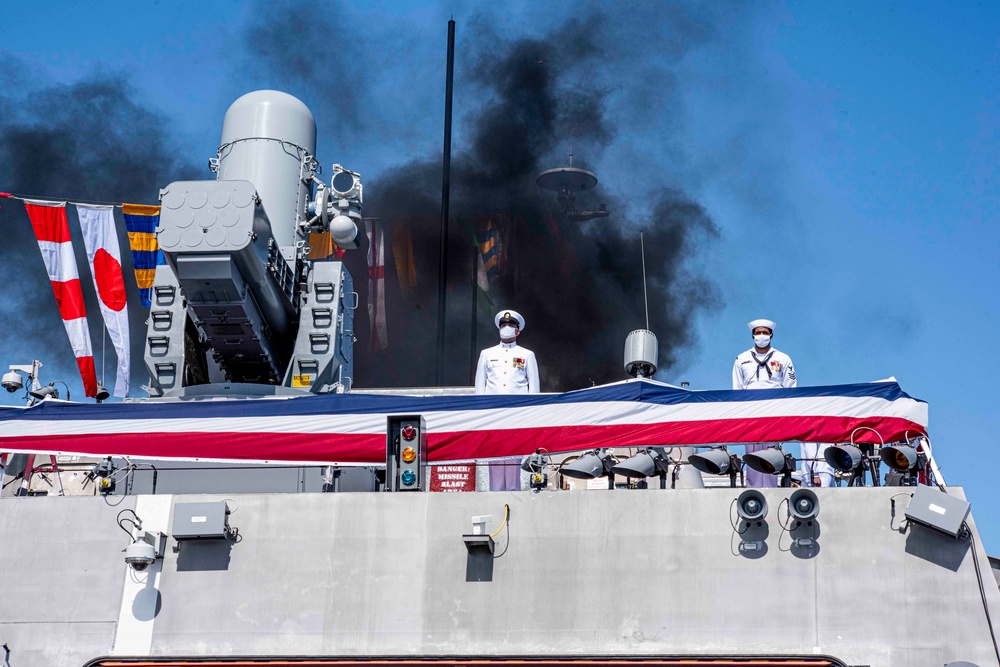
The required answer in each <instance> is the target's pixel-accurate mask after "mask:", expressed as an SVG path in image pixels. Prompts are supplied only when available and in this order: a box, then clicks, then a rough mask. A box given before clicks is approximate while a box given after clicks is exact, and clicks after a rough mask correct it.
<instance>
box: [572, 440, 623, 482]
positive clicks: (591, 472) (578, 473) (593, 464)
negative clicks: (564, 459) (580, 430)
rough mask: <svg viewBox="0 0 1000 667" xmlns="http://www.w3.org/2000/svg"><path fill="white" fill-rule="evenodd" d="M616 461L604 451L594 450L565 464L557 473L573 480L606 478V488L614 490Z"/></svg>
mask: <svg viewBox="0 0 1000 667" xmlns="http://www.w3.org/2000/svg"><path fill="white" fill-rule="evenodd" d="M616 463H618V461H617V459H615V457H614V456H612V455H611V453H610V452H609V451H608V450H606V449H594V450H591V451H589V452H587V453H586V454H584V455H582V456H581V457H580V458H578V459H576V460H575V461H573V462H572V463H567V464H566V465H564V466H562V467H561V468H560V469H559V472H560V473H562V474H563V475H566V476H567V477H573V478H575V479H596V478H598V477H604V476H605V475H607V476H608V488H609V489H613V488H615V473H614V471H613V468H614V466H615V464H616Z"/></svg>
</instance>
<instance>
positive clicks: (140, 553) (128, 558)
mask: <svg viewBox="0 0 1000 667" xmlns="http://www.w3.org/2000/svg"><path fill="white" fill-rule="evenodd" d="M125 562H126V563H128V564H129V565H130V566H131V567H132V569H133V570H135V571H136V572H143V571H145V569H146V568H147V567H149V566H150V565H152V564H153V563H155V562H156V548H155V547H154V546H153V545H152V544H150V543H148V542H144V541H143V542H133V543H132V544H130V545H128V547H126V549H125Z"/></svg>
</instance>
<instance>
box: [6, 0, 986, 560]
mask: <svg viewBox="0 0 1000 667" xmlns="http://www.w3.org/2000/svg"><path fill="white" fill-rule="evenodd" d="M260 7H261V5H253V4H243V3H237V2H230V1H220V2H214V3H205V2H193V1H177V2H158V3H150V2H135V3H107V4H100V5H97V6H85V5H82V4H79V3H70V2H63V1H56V2H51V3H46V4H45V5H44V8H43V9H40V8H38V7H36V6H32V5H30V4H28V3H18V4H16V5H15V6H13V7H10V8H7V10H6V11H5V20H4V21H3V22H2V23H0V53H2V54H4V55H6V56H12V57H13V58H16V59H17V61H18V62H19V63H21V67H20V70H21V74H22V76H24V77H25V78H26V79H27V80H36V81H38V80H44V81H46V82H49V83H53V82H57V83H62V84H67V85H72V84H73V83H74V82H77V81H79V80H81V79H83V78H85V77H87V76H92V75H94V74H95V73H121V74H123V75H124V76H126V77H127V79H128V81H129V83H130V85H131V86H132V88H133V90H134V91H135V96H136V98H138V99H140V100H141V101H142V103H143V104H144V105H146V106H148V107H149V108H151V109H153V110H155V111H156V112H157V113H158V114H159V115H160V117H161V118H162V121H163V125H164V128H165V130H166V131H167V132H168V133H169V137H170V146H171V148H172V150H174V151H176V153H177V154H178V155H179V156H180V157H181V158H182V159H183V160H184V161H187V162H190V163H191V164H193V165H196V166H198V167H199V168H200V167H201V166H202V165H203V164H204V163H205V162H206V161H207V159H208V157H211V156H213V155H214V151H215V147H216V145H217V143H218V136H219V130H220V127H221V121H222V116H223V114H224V112H225V109H226V108H227V107H228V105H229V104H230V103H231V102H232V101H233V100H234V99H235V98H236V97H238V96H239V95H241V94H243V93H244V92H248V91H249V90H253V89H257V88H266V87H276V88H281V89H286V90H288V92H292V93H294V94H297V95H299V96H301V97H303V99H305V100H306V101H307V103H309V104H310V106H311V107H312V110H313V113H314V114H315V115H316V116H317V119H318V120H319V122H320V134H321V136H320V149H319V153H320V158H321V160H322V161H323V162H324V163H331V162H334V161H336V162H343V163H344V164H345V165H348V166H351V167H352V168H355V169H358V170H359V171H361V172H362V173H363V174H364V175H366V176H367V175H372V176H377V175H378V174H379V173H381V172H383V171H385V170H387V169H389V168H390V167H392V166H393V165H395V164H398V163H400V162H401V161H402V158H401V156H405V155H411V154H428V153H433V151H435V150H439V146H440V134H441V121H440V117H441V100H440V97H441V92H442V88H443V59H444V55H443V47H444V37H445V30H446V26H445V22H446V21H447V19H448V18H449V17H450V16H454V17H455V19H456V21H457V22H458V35H459V56H458V58H459V62H458V65H457V70H458V73H459V80H460V81H461V80H462V79H461V76H462V73H463V72H464V71H467V70H466V69H463V68H467V67H468V66H467V64H465V63H463V62H462V54H463V51H462V49H463V43H462V39H463V37H465V36H467V35H470V34H476V35H480V34H484V31H485V32H490V31H492V32H493V33H495V34H496V35H499V36H501V37H503V38H507V39H515V38H517V37H520V36H529V37H530V36H537V35H541V34H545V32H546V31H547V30H549V29H550V28H552V27H553V26H557V25H559V24H560V23H562V22H564V21H565V20H566V19H567V18H568V17H570V16H573V15H574V14H579V13H585V12H587V11H595V10H596V11H602V12H605V13H606V16H608V17H610V18H609V19H608V22H607V24H606V28H607V31H608V40H609V42H611V41H614V44H615V46H614V48H613V49H611V54H612V56H611V58H612V60H610V61H609V62H606V63H604V64H603V67H604V69H603V70H602V71H603V72H604V74H603V75H604V76H605V78H604V79H602V81H610V80H614V79H615V78H616V79H617V83H615V84H614V85H609V87H608V90H607V92H608V96H607V100H606V111H607V114H608V117H610V118H612V119H615V120H617V121H618V125H617V132H616V134H615V136H614V138H613V140H611V141H610V142H609V143H608V144H607V145H606V146H604V149H603V151H602V152H601V153H600V156H599V158H598V159H596V160H594V161H593V162H592V164H591V166H592V167H593V168H594V170H595V172H597V174H598V176H599V177H600V178H601V182H602V187H606V188H607V189H608V190H614V191H616V192H621V191H629V192H632V193H635V195H636V196H635V198H634V200H633V201H629V202H626V204H625V205H627V206H630V207H633V208H637V209H638V208H642V206H643V203H642V202H643V201H644V200H643V197H642V196H641V195H642V194H643V193H644V192H648V191H652V190H653V189H654V188H656V187H659V186H660V185H662V184H664V183H666V184H667V185H669V186H672V187H676V188H679V189H681V190H683V191H684V192H686V193H687V194H688V195H690V196H691V197H692V198H694V199H695V200H697V201H698V202H699V203H700V204H701V205H702V206H703V207H704V208H705V210H706V211H707V212H708V214H709V215H710V216H711V217H712V219H713V220H714V221H715V224H716V225H717V227H718V228H719V232H720V233H719V237H718V238H717V239H716V240H715V241H714V242H713V243H711V244H707V245H705V246H704V247H703V248H702V249H701V250H700V251H699V253H698V254H696V255H695V256H692V257H691V258H690V262H691V265H692V266H693V267H695V268H697V269H698V270H700V271H703V272H704V273H705V274H706V275H708V276H710V277H711V278H712V280H713V281H714V282H715V284H716V287H717V291H718V296H719V303H718V306H717V307H716V308H708V309H703V310H700V311H699V312H698V314H697V315H696V316H694V317H693V319H692V321H690V322H689V323H688V324H689V331H693V332H695V333H696V337H697V341H696V342H695V343H694V344H693V345H690V346H688V347H686V348H685V351H684V354H683V355H682V357H681V359H680V362H679V364H678V365H677V366H676V367H675V368H673V369H671V370H669V371H667V372H665V373H663V374H661V375H660V379H663V380H666V381H670V382H679V381H681V380H684V381H688V382H690V383H691V386H692V387H693V388H696V389H710V388H723V387H726V386H727V385H728V383H729V377H730V371H731V366H732V360H733V359H734V358H735V356H736V354H738V353H739V352H740V351H742V350H743V349H746V348H747V347H748V346H749V344H750V338H749V335H748V332H747V330H746V328H745V323H746V322H747V321H749V320H750V319H754V318H757V317H768V318H771V319H774V320H776V321H777V322H778V325H779V327H778V329H777V332H776V336H775V341H774V344H775V346H776V347H778V348H780V349H782V350H783V351H785V352H787V353H788V354H790V355H791V356H792V358H793V360H794V361H795V365H796V368H797V372H798V375H799V378H800V382H802V383H803V384H811V385H813V384H833V383H841V382H845V383H846V382H858V381H866V380H875V379H880V378H885V377H888V376H895V377H896V378H897V379H898V380H899V381H900V384H901V385H902V387H903V388H904V390H906V391H907V392H908V393H910V394H911V395H913V396H915V397H918V398H921V399H924V400H926V401H928V403H929V404H930V416H931V426H930V431H931V434H932V438H933V442H934V445H935V454H936V457H937V459H938V461H939V464H940V465H941V468H942V471H943V474H944V475H945V477H946V479H947V481H948V482H949V483H950V484H953V485H961V486H963V487H965V490H966V493H967V495H968V496H969V498H970V500H971V501H972V506H973V515H974V516H975V517H976V519H977V522H978V524H979V526H980V530H981V531H982V533H983V537H984V541H985V544H986V546H987V550H991V551H992V552H993V553H1000V517H998V516H997V514H996V510H997V507H998V501H1000V491H997V485H996V484H995V483H994V477H995V473H994V470H993V469H991V466H990V462H991V461H992V460H995V458H996V457H995V452H996V450H997V449H998V446H1000V436H998V433H1000V417H998V414H1000V413H998V410H997V408H996V399H997V395H996V394H997V391H996V389H995V386H996V380H995V379H996V378H997V377H1000V362H998V359H1000V354H998V352H997V350H996V345H995V343H996V340H997V336H996V326H997V298H996V296H995V289H996V285H997V284H998V283H1000V266H998V257H1000V255H998V250H1000V248H998V245H1000V244H998V240H1000V231H998V226H997V224H996V220H997V217H998V213H1000V185H998V176H1000V175H998V173H997V171H998V166H997V165H998V164H1000V143H998V141H1000V139H998V135H997V130H998V125H1000V115H998V114H1000V106H998V105H1000V80H998V77H1000V67H998V64H1000V63H998V58H1000V7H997V6H996V5H995V4H994V3H986V2H983V3H973V2H968V3H961V4H959V5H957V6H949V7H948V8H947V9H946V10H945V9H943V8H942V6H941V5H939V4H934V3H898V4H892V3H885V4H880V5H878V6H872V5H871V3H860V2H858V3H835V4H831V3H806V2H803V3H791V4H763V3H758V4H755V5H754V6H753V7H752V8H746V7H742V6H739V5H734V6H727V5H722V4H711V5H710V6H708V7H705V6H700V5H693V4H692V5H687V4H685V3H679V4H659V3H656V4H653V3H650V4H640V3H636V4H603V3H594V4H592V5H579V3H569V2H563V3H545V4H544V6H541V5H540V4H539V3H518V2H514V3H509V6H507V7H506V8H505V9H504V10H503V11H502V12H500V11H495V10H491V9H489V8H488V7H486V6H485V5H477V4H472V3H447V2H441V3H431V2H414V3H405V2H374V3H361V4H356V5H352V6H351V7H345V6H341V5H330V6H329V7H328V8H327V9H326V11H327V12H329V14H328V16H331V17H334V18H333V19H332V20H333V21H334V22H335V23H338V22H340V23H342V25H343V29H342V30H338V31H336V33H335V34H331V35H329V42H328V43H327V44H326V48H325V49H321V50H319V51H311V52H309V53H308V54H307V56H308V58H310V59H311V60H312V61H315V63H316V67H318V68H320V69H322V68H324V67H328V68H336V67H338V66H342V63H343V60H341V59H338V55H337V54H338V53H353V52H355V51H357V52H360V53H362V54H363V55H364V58H363V59H362V60H361V61H360V66H359V68H358V70H357V71H355V72H353V73H352V76H354V77H355V78H354V79H353V81H355V82H362V83H363V86H359V88H358V89H357V98H356V99H354V100H352V101H350V102H346V101H343V100H333V101H332V102H330V103H327V101H329V100H330V98H329V96H328V95H326V93H325V92H322V91H319V90H318V89H316V88H314V87H312V86H311V85H310V82H309V81H300V80H295V79H294V78H289V77H288V75H287V72H286V73H284V74H282V72H281V71H280V68H274V67H271V68H266V67H260V66H259V63H258V62H257V61H255V60H254V56H253V51H254V48H255V45H254V44H253V43H252V41H251V40H249V39H248V34H247V30H246V26H247V24H248V23H252V22H253V21H254V20H255V13H256V12H257V11H258V10H259V9H260ZM289 11H292V12H301V14H300V16H299V18H300V19H301V21H302V22H303V23H308V22H309V15H310V13H311V12H312V11H315V10H314V9H310V10H309V11H301V10H299V9H290V10H289ZM54 19H56V20H54ZM619 21H621V22H622V23H624V24H628V25H636V24H642V25H643V26H645V32H642V39H639V38H637V39H636V40H635V42H634V43H628V40H622V39H620V31H621V27H620V26H618V25H616V23H618V22H619ZM338 24H339V23H338ZM287 48H288V54H289V58H291V57H292V56H293V55H295V53H296V49H297V45H296V44H295V43H289V44H288V45H287ZM541 57H542V58H544V54H543V55H542V56H541ZM615 57H618V58H620V61H619V62H620V63H621V65H620V70H618V71H615V61H614V60H613V58H615ZM608 70H610V71H612V72H613V73H614V76H613V77H609V76H608V75H607V71H608ZM664 72H666V73H667V75H664ZM649 81H655V85H643V84H644V83H649ZM324 90H325V89H324ZM637 91H638V92H637ZM321 92H322V94H321ZM640 92H641V94H639V93H640ZM324 95H326V96H324ZM462 95H463V91H462V89H461V88H460V87H459V88H457V90H456V107H455V108H456V137H455V140H456V145H457V146H461V145H462V141H463V134H462V118H463V117H464V116H463V114H467V113H469V111H470V109H471V108H472V107H473V106H474V104H473V103H472V102H471V101H470V100H469V99H468V97H466V98H463V96H462ZM310 98H312V99H310ZM317 99H321V100H323V101H324V102H323V103H321V104H317ZM348 104H353V105H356V106H357V107H358V108H360V109H361V112H360V113H361V114H362V116H363V118H362V120H361V121H359V122H358V124H357V127H356V128H355V127H354V126H350V127H348V128H347V129H348V131H345V132H339V133H338V132H336V131H334V130H335V128H337V127H338V125H337V122H336V121H335V120H332V118H331V117H332V116H336V114H337V112H338V109H345V108H346V106H347V105H348ZM345 113H346V112H345ZM3 122H4V121H3V119H0V123H3ZM203 177H206V178H207V177H208V174H207V173H206V174H205V175H204V176H203ZM2 189H5V188H4V185H3V184H2V183H0V190H2ZM45 194H51V195H52V196H59V195H60V194H61V193H56V192H53V193H45ZM150 196H151V198H155V192H151V193H150ZM377 196H378V193H377V192H374V191H371V190H368V191H366V197H367V198H368V199H369V200H371V199H373V198H376V197H377ZM94 198H95V199H99V198H100V197H99V196H98V194H96V193H95V195H94ZM6 206H7V205H4V207H5V208H6ZM0 222H2V218H0ZM4 233H5V234H6V233H8V232H7V230H5V231H4ZM647 252H648V253H651V255H652V259H653V260H654V261H655V256H656V249H655V248H652V249H647ZM649 256H650V255H647V257H649ZM35 260H36V258H33V257H32V258H28V257H25V261H32V262H33V261H35ZM53 307H54V306H53ZM641 324H642V322H641V320H639V319H637V321H636V322H635V326H640V325H641ZM137 333H138V332H135V333H134V334H133V335H137ZM526 333H527V332H526ZM656 333H657V334H658V335H659V336H660V337H661V338H664V337H667V338H669V337H671V336H675V335H678V334H677V333H676V332H669V331H657V332H656ZM391 335H392V332H390V337H391ZM612 353H613V354H615V355H618V354H620V351H619V350H613V351H612ZM8 354H9V355H11V356H12V358H10V359H0V363H3V364H5V365H6V364H8V363H22V362H23V361H30V359H31V358H35V357H37V358H43V359H45V360H46V363H47V365H50V367H51V368H53V369H60V368H67V367H69V366H68V364H69V363H71V360H70V361H67V360H66V359H63V360H56V359H51V357H52V354H51V353H50V352H48V351H46V350H39V349H37V348H36V347H33V345H32V342H31V340H30V338H24V339H22V338H18V337H15V338H14V340H11V341H9V342H8V343H7V344H6V345H5V356H7V355H8ZM65 354H66V355H67V356H68V350H67V351H66V352H65ZM14 356H16V357H17V358H13V357H14ZM54 372H56V371H54ZM52 377H55V375H53V376H52ZM81 393H82V392H81ZM4 399H5V400H7V402H10V401H9V399H8V398H7V397H4Z"/></svg>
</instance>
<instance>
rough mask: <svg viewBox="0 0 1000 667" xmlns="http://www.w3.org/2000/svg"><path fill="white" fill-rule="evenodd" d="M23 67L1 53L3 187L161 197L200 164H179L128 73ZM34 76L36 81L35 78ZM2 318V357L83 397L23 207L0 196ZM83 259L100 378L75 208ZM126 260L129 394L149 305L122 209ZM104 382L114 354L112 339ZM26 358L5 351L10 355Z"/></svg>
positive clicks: (82, 195) (97, 321)
mask: <svg viewBox="0 0 1000 667" xmlns="http://www.w3.org/2000/svg"><path fill="white" fill-rule="evenodd" d="M24 70H25V64H24V63H22V62H20V61H18V60H15V59H13V58H6V59H2V60H0V118H2V120H0V190H4V191H6V192H11V193H14V194H17V195H22V196H28V197H36V198H39V199H67V200H69V201H71V202H72V201H76V202H112V201H113V202H123V201H125V202H129V203H139V204H155V203H157V196H158V194H159V189H160V188H161V187H162V186H164V185H166V184H167V183H169V182H171V181H172V180H178V179H182V178H190V177H193V176H194V174H196V173H197V171H196V170H195V169H193V168H192V167H190V166H188V165H186V164H185V163H183V162H181V161H179V160H178V159H177V157H176V153H177V151H176V150H174V149H173V148H172V146H171V145H170V142H171V138H170V135H169V134H168V133H167V131H166V130H165V127H167V122H166V121H165V119H164V118H162V117H161V116H160V115H158V114H157V113H156V112H154V111H152V110H150V109H148V108H146V107H144V106H142V105H141V104H139V103H138V102H136V99H138V98H139V95H138V94H137V93H136V91H134V90H133V89H132V87H131V86H130V85H129V83H128V80H127V79H126V78H125V77H123V76H119V75H114V74H110V75H109V74H95V75H92V76H90V77H87V78H85V79H83V80H81V81H79V82H77V83H73V84H69V85H63V84H45V83H40V84H39V83H37V82H38V81H39V80H40V77H37V76H31V77H29V76H27V75H25V74H24ZM32 82H35V83H32ZM0 207H2V208H0V229H2V230H3V232H2V233H3V243H2V244H0V284H2V286H3V292H2V294H3V296H2V300H0V316H2V320H3V322H4V323H5V325H4V326H5V330H6V332H5V334H4V346H3V350H4V352H5V355H4V356H5V358H4V359H2V360H0V363H2V364H5V365H6V364H11V363H17V364H21V363H30V362H31V357H32V355H33V356H34V357H35V358H37V359H40V360H41V361H42V362H43V363H44V364H45V369H44V370H43V371H42V379H43V380H45V381H52V380H55V379H61V380H64V381H65V382H67V383H68V384H69V386H70V387H71V389H72V394H73V398H74V399H76V398H80V399H82V398H83V389H82V382H81V381H80V377H79V371H78V370H77V368H76V365H75V362H74V360H73V353H72V350H71V349H70V345H69V340H68V338H67V336H66V332H65V330H64V328H63V325H62V320H60V318H59V312H58V310H57V308H56V302H55V299H54V297H53V294H52V288H51V286H50V284H49V280H48V276H47V275H46V272H45V267H44V265H43V263H42V258H41V255H40V253H39V250H38V245H37V243H36V241H35V236H34V234H33V232H32V229H31V223H30V221H29V220H28V216H27V214H26V213H25V209H24V205H23V204H22V203H21V202H19V201H16V200H13V199H0ZM67 214H68V217H69V220H70V234H71V236H72V237H73V239H74V248H75V251H76V261H77V266H78V267H79V270H80V279H81V283H82V285H83V292H84V296H85V299H86V307H87V316H88V323H89V325H90V335H91V341H92V344H93V347H94V352H95V361H96V363H97V368H98V378H99V379H100V376H101V340H102V335H103V326H102V318H101V312H100V309H99V307H98V304H97V301H96V295H95V294H94V287H93V281H92V280H93V279H92V278H91V276H90V271H89V267H88V265H87V256H86V251H85V249H84V247H83V241H82V238H81V237H80V228H79V224H78V222H77V220H76V213H75V210H74V208H73V207H72V206H68V207H67ZM115 215H116V217H117V222H118V224H117V226H118V232H119V239H118V240H119V244H120V246H121V250H122V264H123V268H124V271H125V280H126V285H131V286H132V287H129V289H128V296H129V302H128V305H129V317H130V333H131V341H132V350H131V354H132V375H133V381H132V382H133V394H138V393H139V392H138V385H139V384H141V382H142V380H143V378H144V377H148V374H147V373H146V372H145V366H144V364H143V361H142V354H143V341H144V337H145V330H146V326H145V318H146V316H147V312H146V310H145V309H144V308H142V305H141V303H140V302H139V298H138V292H137V291H136V290H135V288H134V284H135V283H134V280H133V279H131V275H132V273H131V272H132V261H131V254H130V252H129V245H128V237H127V236H126V234H125V229H124V223H123V221H122V218H121V211H116V213H115ZM107 349H108V353H107V363H106V369H107V372H108V384H109V385H111V384H113V382H114V376H115V371H114V369H115V361H114V360H115V356H114V348H113V347H112V346H111V344H110V341H109V342H108V345H107ZM12 354H17V355H26V356H23V357H18V358H13V357H12V358H10V359H8V358H6V356H8V355H12Z"/></svg>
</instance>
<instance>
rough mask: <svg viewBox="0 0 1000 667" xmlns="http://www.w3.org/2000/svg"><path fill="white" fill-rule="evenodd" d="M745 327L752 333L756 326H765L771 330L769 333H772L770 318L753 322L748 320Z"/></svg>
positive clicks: (772, 325) (772, 326)
mask: <svg viewBox="0 0 1000 667" xmlns="http://www.w3.org/2000/svg"><path fill="white" fill-rule="evenodd" d="M747 327H748V328H749V329H750V333H753V330H754V329H756V328H757V327H767V328H768V329H770V330H771V333H774V322H772V321H771V320H754V321H753V322H748V323H747Z"/></svg>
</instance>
